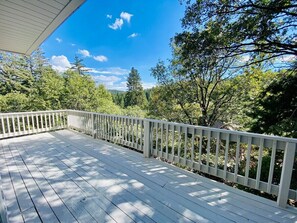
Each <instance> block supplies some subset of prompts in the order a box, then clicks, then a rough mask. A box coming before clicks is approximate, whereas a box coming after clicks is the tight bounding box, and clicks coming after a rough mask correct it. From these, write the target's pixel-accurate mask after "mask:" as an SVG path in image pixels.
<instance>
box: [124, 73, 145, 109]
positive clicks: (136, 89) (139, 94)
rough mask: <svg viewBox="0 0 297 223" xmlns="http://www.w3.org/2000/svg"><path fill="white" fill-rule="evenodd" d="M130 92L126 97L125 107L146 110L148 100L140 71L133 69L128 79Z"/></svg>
mask: <svg viewBox="0 0 297 223" xmlns="http://www.w3.org/2000/svg"><path fill="white" fill-rule="evenodd" d="M127 88H128V91H127V93H126V95H125V107H128V106H139V107H141V108H144V107H145V106H146V105H147V100H146V97H145V94H144V91H143V87H142V85H141V79H140V75H139V73H138V71H137V70H136V69H135V68H134V67H132V69H131V71H130V73H129V76H128V79H127Z"/></svg>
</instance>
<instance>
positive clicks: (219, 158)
mask: <svg viewBox="0 0 297 223" xmlns="http://www.w3.org/2000/svg"><path fill="white" fill-rule="evenodd" d="M66 116H67V120H66ZM0 120H1V126H0V138H3V137H11V136H18V135H23V134H31V133H38V132H44V131H49V130H55V129H60V128H66V127H68V128H69V129H74V130H78V131H81V132H83V133H85V134H88V135H91V136H93V137H94V138H96V139H104V140H107V141H109V142H113V143H116V144H119V145H123V146H127V147H130V148H133V149H135V150H138V151H140V152H143V154H144V156H145V157H150V156H155V157H160V158H162V159H164V160H166V161H168V162H172V163H175V164H178V165H180V166H182V167H185V168H188V169H191V170H194V171H199V172H202V173H205V174H209V175H212V176H215V177H218V178H221V179H224V180H226V181H229V182H234V183H237V184H240V185H243V186H246V187H249V188H253V189H256V190H259V191H263V192H266V193H269V194H273V195H276V196H277V197H278V199H277V203H278V205H279V206H282V207H285V206H286V203H287V200H288V198H290V199H294V200H296V199H297V191H296V188H297V179H296V178H297V177H296V172H295V169H294V168H293V165H294V161H295V160H296V154H295V151H296V147H297V139H292V138H285V137H277V136H268V135H262V134H253V133H246V132H239V131H229V130H222V129H216V128H208V127H202V126H193V125H186V124H180V123H172V122H165V121H159V120H151V119H140V118H133V117H126V116H116V115H106V114H99V113H93V112H83V111H73V110H67V111H47V112H33V113H32V112H30V113H13V114H11V113H10V114H1V115H0ZM292 173H293V177H292Z"/></svg>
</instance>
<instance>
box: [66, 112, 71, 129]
mask: <svg viewBox="0 0 297 223" xmlns="http://www.w3.org/2000/svg"><path fill="white" fill-rule="evenodd" d="M69 113H70V111H69V110H67V111H66V115H67V116H66V117H67V129H70V118H69V116H70V115H69Z"/></svg>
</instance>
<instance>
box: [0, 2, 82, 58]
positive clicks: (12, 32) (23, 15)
mask: <svg viewBox="0 0 297 223" xmlns="http://www.w3.org/2000/svg"><path fill="white" fill-rule="evenodd" d="M84 2H85V0H1V1H0V50H4V51H9V52H14V53H21V54H27V55H30V54H31V53H32V52H33V51H34V50H36V49H37V48H38V47H39V45H40V44H41V43H42V42H43V41H44V40H45V39H46V38H47V37H48V36H49V35H50V34H51V33H52V32H53V31H54V30H55V29H57V28H58V27H59V26H60V25H61V24H62V23H63V22H64V21H65V20H66V19H67V18H68V17H69V16H70V15H71V14H72V13H73V12H74V11H75V10H76V9H77V8H78V7H79V6H80V5H81V4H83V3H84Z"/></svg>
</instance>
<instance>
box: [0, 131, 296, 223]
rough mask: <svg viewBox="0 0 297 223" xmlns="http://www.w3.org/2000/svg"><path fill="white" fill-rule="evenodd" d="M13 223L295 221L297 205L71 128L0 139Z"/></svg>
mask: <svg viewBox="0 0 297 223" xmlns="http://www.w3.org/2000/svg"><path fill="white" fill-rule="evenodd" d="M0 170H1V180H2V188H3V193H4V197H5V205H6V207H7V210H8V218H9V222H42V221H43V222H162V223H163V222H296V221H297V209H296V208H293V207H288V208H286V209H283V208H279V207H278V206H277V205H276V202H273V201H270V200H267V199H264V198H261V197H258V196H256V195H252V194H249V193H246V192H243V191H240V190H238V189H235V188H232V187H228V186H226V185H224V184H222V183H218V182H215V181H213V180H210V179H207V178H204V177H201V176H199V175H196V174H192V173H190V172H187V171H184V170H182V169H179V168H177V167H174V166H172V165H170V164H166V163H163V162H161V161H159V160H156V159H152V158H151V159H145V158H143V157H142V154H139V153H137V152H134V151H131V150H129V149H126V148H122V147H119V146H116V145H113V144H110V143H107V142H104V141H100V140H94V139H92V138H90V137H88V136H85V135H82V134H79V133H75V132H72V131H68V130H61V131H57V132H51V133H42V134H37V135H31V136H25V137H18V138H11V139H6V140H1V141H0Z"/></svg>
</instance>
